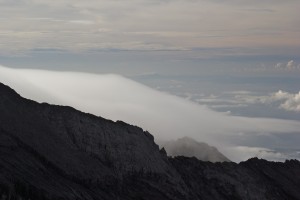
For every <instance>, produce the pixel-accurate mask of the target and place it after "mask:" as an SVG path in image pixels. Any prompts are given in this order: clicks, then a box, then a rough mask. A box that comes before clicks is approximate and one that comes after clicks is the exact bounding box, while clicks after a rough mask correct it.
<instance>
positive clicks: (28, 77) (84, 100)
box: [0, 66, 300, 161]
mask: <svg viewBox="0 0 300 200" xmlns="http://www.w3.org/2000/svg"><path fill="white" fill-rule="evenodd" d="M0 82H2V83H4V84H7V85H9V86H10V87H12V88H13V89H15V90H16V91H17V92H18V93H19V94H21V95H22V96H24V97H26V98H30V99H33V100H36V101H38V102H49V103H53V104H62V105H70V106H72V107H75V108H77V109H79V110H81V111H84V112H89V113H93V114H95V115H99V116H102V117H105V118H109V119H112V120H123V121H125V122H128V123H131V124H135V125H138V126H141V127H142V128H144V129H146V130H148V131H150V132H151V133H152V134H153V135H154V136H155V137H156V139H160V140H166V139H176V138H179V137H183V136H189V137H192V138H195V139H196V140H198V141H203V142H207V143H209V144H211V145H215V146H217V147H218V148H219V149H220V150H221V151H222V150H224V149H226V148H227V150H228V151H227V152H229V153H228V154H227V155H226V156H228V157H229V158H231V156H230V154H231V153H234V152H232V151H235V153H238V152H237V150H236V149H234V148H233V147H235V146H238V145H237V144H233V143H231V141H224V140H223V139H222V141H220V140H221V139H220V138H226V136H231V137H228V138H232V136H235V135H236V136H240V135H243V134H251V135H257V134H258V135H261V134H266V135H267V134H272V133H277V134H284V133H299V130H300V123H299V122H298V121H292V120H279V119H267V118H247V117H237V116H231V115H229V114H228V113H227V114H226V113H219V112H215V111H212V110H210V109H208V108H207V107H205V106H201V105H198V104H196V103H193V102H190V101H188V100H185V99H182V98H179V97H176V96H172V95H168V94H165V93H162V92H159V91H156V90H153V89H151V88H149V87H146V86H144V85H141V84H139V83H136V82H134V81H132V80H129V79H126V78H124V77H122V76H118V75H113V74H106V75H99V74H97V75H96V74H88V73H79V72H54V71H42V70H29V69H10V68H5V67H1V66H0ZM230 149H231V150H232V151H231V153H230ZM232 155H233V154H232ZM243 155H244V154H241V156H239V157H238V159H236V160H234V161H240V160H245V159H247V158H249V157H251V156H255V154H251V151H250V156H249V154H247V156H243ZM231 159H235V158H234V157H233V158H231Z"/></svg>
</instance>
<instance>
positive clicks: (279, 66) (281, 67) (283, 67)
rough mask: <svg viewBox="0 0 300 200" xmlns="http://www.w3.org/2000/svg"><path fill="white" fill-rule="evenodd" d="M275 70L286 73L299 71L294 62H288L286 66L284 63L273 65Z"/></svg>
mask: <svg viewBox="0 0 300 200" xmlns="http://www.w3.org/2000/svg"><path fill="white" fill-rule="evenodd" d="M275 69H277V70H286V71H294V70H299V69H300V68H299V65H298V66H297V64H296V63H295V62H294V60H290V61H288V62H287V63H286V64H284V63H277V64H276V65H275Z"/></svg>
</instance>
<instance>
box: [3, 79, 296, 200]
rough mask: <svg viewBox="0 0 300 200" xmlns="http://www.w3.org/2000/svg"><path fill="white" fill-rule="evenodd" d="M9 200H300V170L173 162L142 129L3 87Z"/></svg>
mask: <svg viewBox="0 0 300 200" xmlns="http://www.w3.org/2000/svg"><path fill="white" fill-rule="evenodd" d="M0 198H1V199H31V200H34V199H49V200H50V199H95V200H96V199H104V200H106V199H125V200H126V199H159V200H164V199H166V200H167V199H168V200H170V199H174V200H175V199H193V200H194V199H300V162H299V161H297V160H291V161H286V162H285V163H276V162H268V161H264V160H259V159H250V160H248V161H246V162H242V163H240V164H236V163H232V162H224V163H210V162H202V161H199V160H197V159H196V158H186V157H175V158H170V157H168V156H167V155H166V153H165V151H164V149H162V150H159V147H158V146H157V145H156V144H155V143H154V138H153V136H152V135H151V134H150V133H148V132H147V131H143V130H142V129H141V128H139V127H136V126H132V125H129V124H126V123H124V122H121V121H118V122H113V121H110V120H106V119H104V118H101V117H96V116H94V115H91V114H86V113H82V112H80V111H77V110H75V109H73V108H71V107H66V106H54V105H49V104H46V103H43V104H39V103H36V102H34V101H31V100H28V99H25V98H22V97H21V96H20V95H18V94H17V93H16V92H15V91H13V90H12V89H10V88H9V87H8V86H5V85H3V84H1V83H0Z"/></svg>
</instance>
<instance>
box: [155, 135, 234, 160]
mask: <svg viewBox="0 0 300 200" xmlns="http://www.w3.org/2000/svg"><path fill="white" fill-rule="evenodd" d="M159 144H160V146H162V147H164V148H165V150H166V152H167V154H168V155H169V156H186V157H196V158H198V159H199V160H202V161H210V162H225V161H227V162H229V161H230V160H229V159H228V158H226V157H225V156H224V155H223V154H222V153H220V152H219V151H218V149H217V148H215V147H212V146H209V145H208V144H206V143H204V142H197V141H196V140H194V139H192V138H189V137H183V138H179V139H177V140H175V141H173V140H172V141H168V142H165V143H159Z"/></svg>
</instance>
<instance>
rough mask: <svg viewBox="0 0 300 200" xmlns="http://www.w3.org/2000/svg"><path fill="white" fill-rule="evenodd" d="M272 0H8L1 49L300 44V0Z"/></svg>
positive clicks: (1, 24) (1, 10)
mask: <svg viewBox="0 0 300 200" xmlns="http://www.w3.org/2000/svg"><path fill="white" fill-rule="evenodd" d="M269 2H270V1H263V2H261V1H260V2H258V1H251V2H248V1H242V3H241V1H232V0H231V1H218V0H215V1H206V0H205V1H199V0H196V1H194V0H193V1H191V0H189V1H183V0H176V1H153V0H123V1H111V0H90V1H88V2H84V1H81V0H61V1H50V0H43V1H40V0H26V1H24V0H20V1H10V0H4V1H1V2H0V3H1V6H0V13H1V16H0V30H1V31H0V34H1V37H0V43H1V47H0V52H10V53H11V54H14V53H15V52H16V49H17V50H18V51H20V52H24V51H25V52H26V51H28V49H36V48H58V49H65V50H68V51H71V52H72V51H84V52H85V51H87V50H90V49H97V48H98V49H103V48H115V49H119V48H120V49H133V46H132V44H135V43H140V44H144V45H145V46H147V45H149V46H150V47H151V46H153V45H154V46H157V47H161V48H162V49H177V48H178V49H193V48H199V47H202V48H203V47H204V48H220V47H221V48H223V47H225V48H228V47H231V48H233V47H247V48H248V47H266V46H271V48H268V50H270V49H274V48H273V47H274V46H275V47H278V46H280V47H281V48H280V49H283V48H285V47H295V46H299V45H300V43H299V40H298V28H297V27H298V26H297V25H298V19H299V14H298V13H299V12H297V11H298V10H297V8H298V7H299V5H300V4H299V1H274V0H273V1H272V3H269ZM215 12H218V15H215V14H214V13H215ZM278 13H281V14H280V15H279V14H278ZM240 16H243V18H242V19H241V18H240ZM282 16H284V17H282ZM8 20H9V22H10V23H5V22H6V21H8ZM66 22H70V23H66ZM145 22H147V23H145ZM228 22H231V23H228ZM79 25H81V26H79ZM98 30H110V31H109V32H106V31H98ZM287 30H288V31H287ZM9 31H12V32H16V33H15V35H19V37H15V35H10V34H5V33H7V32H9ZM28 32H30V33H31V34H30V35H27V36H26V37H24V35H26V33H28ZM124 41H127V43H126V44H125V47H124ZM24 43H25V44H24ZM150 47H149V48H146V47H144V48H145V49H151V48H150ZM221 48H220V49H221ZM275 49H276V48H275ZM277 49H279V48H277ZM282 52H283V51H282ZM231 55H236V52H234V53H231Z"/></svg>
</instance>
